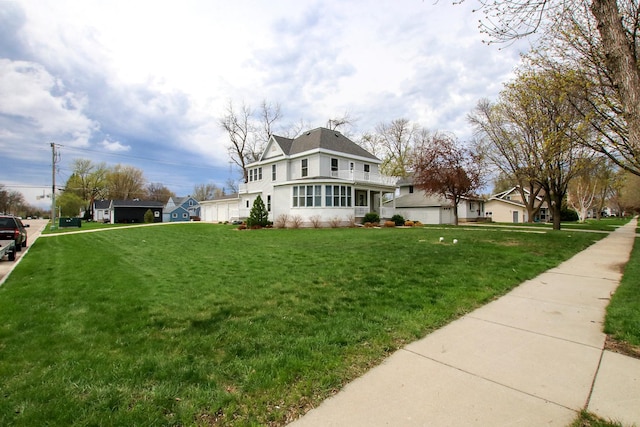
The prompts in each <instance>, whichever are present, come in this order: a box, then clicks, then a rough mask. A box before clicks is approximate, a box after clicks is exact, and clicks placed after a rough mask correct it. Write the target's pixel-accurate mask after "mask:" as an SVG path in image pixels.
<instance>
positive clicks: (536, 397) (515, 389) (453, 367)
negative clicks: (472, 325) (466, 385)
mask: <svg viewBox="0 0 640 427" xmlns="http://www.w3.org/2000/svg"><path fill="white" fill-rule="evenodd" d="M400 350H403V351H406V352H407V353H412V354H414V355H416V356H418V357H420V358H423V359H426V360H430V361H432V362H435V363H437V364H439V365H442V366H446V367H448V368H451V369H455V370H456V371H460V372H463V373H465V374H467V375H471V376H472V377H475V378H479V379H481V380H484V381H487V382H490V383H493V384H496V385H498V386H501V387H504V388H507V389H509V390H513V391H515V392H517V393H520V394H524V395H526V396H530V397H533V398H534V399H537V400H542V401H544V402H546V403H551V404H553V405H556V406H559V407H561V408H565V409H569V410H570V411H574V412H578V410H576V409H574V408H570V407H568V406H565V405H563V404H561V403H558V402H554V401H553V400H550V399H547V398H544V397H542V396H537V395H535V394H532V393H529V392H528V391H524V390H520V389H517V388H515V387H513V386H510V385H507V384H503V383H501V382H498V381H496V380H492V379H491V378H487V377H483V376H482V375H478V374H476V373H473V372H470V371H467V370H465V369H461V368H459V367H457V366H453V365H450V364H448V363H445V362H442V361H440V360H437V359H433V358H431V357H429V356H425V355H424V354H420V353H416V352H415V351H412V350H408V349H406V348H402V349H400Z"/></svg>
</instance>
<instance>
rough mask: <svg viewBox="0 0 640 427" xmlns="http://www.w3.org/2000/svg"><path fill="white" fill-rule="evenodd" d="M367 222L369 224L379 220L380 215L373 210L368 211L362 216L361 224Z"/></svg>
mask: <svg viewBox="0 0 640 427" xmlns="http://www.w3.org/2000/svg"><path fill="white" fill-rule="evenodd" d="M367 222H369V223H371V224H373V223H378V222H380V215H378V214H377V213H375V212H369V213H368V214H366V215H365V216H364V218H362V223H363V224H366V223H367Z"/></svg>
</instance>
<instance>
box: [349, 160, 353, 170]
mask: <svg viewBox="0 0 640 427" xmlns="http://www.w3.org/2000/svg"><path fill="white" fill-rule="evenodd" d="M349 170H350V171H351V172H353V162H349Z"/></svg>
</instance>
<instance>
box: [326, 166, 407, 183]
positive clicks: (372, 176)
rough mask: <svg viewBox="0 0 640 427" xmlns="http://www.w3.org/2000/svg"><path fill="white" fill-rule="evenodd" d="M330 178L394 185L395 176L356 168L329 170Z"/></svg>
mask: <svg viewBox="0 0 640 427" xmlns="http://www.w3.org/2000/svg"><path fill="white" fill-rule="evenodd" d="M331 177H332V178H338V179H344V180H347V181H353V182H371V183H374V184H384V185H393V186H395V185H396V181H397V178H393V177H390V176H386V175H381V174H379V173H374V172H364V171H356V170H337V171H331Z"/></svg>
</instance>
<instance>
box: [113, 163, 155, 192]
mask: <svg viewBox="0 0 640 427" xmlns="http://www.w3.org/2000/svg"><path fill="white" fill-rule="evenodd" d="M106 184H107V189H108V190H107V191H108V193H107V197H108V198H109V199H114V200H130V199H136V198H138V199H139V198H144V196H145V194H146V192H145V189H144V185H145V178H144V173H143V172H142V170H140V169H137V168H135V167H133V166H126V165H125V166H123V165H120V164H118V165H116V166H114V167H113V168H112V169H111V170H109V172H108V173H107V176H106Z"/></svg>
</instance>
